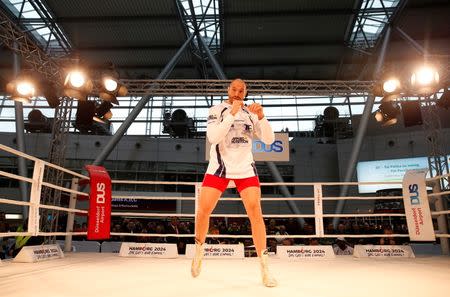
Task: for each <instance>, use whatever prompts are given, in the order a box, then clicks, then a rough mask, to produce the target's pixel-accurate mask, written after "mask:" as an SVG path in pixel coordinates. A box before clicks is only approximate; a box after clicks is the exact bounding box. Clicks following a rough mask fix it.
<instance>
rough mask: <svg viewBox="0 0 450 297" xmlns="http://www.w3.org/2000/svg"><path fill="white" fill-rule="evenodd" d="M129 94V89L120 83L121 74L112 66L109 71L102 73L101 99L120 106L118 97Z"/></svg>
mask: <svg viewBox="0 0 450 297" xmlns="http://www.w3.org/2000/svg"><path fill="white" fill-rule="evenodd" d="M127 93H128V89H127V87H125V86H124V85H123V84H122V83H120V81H119V74H118V73H117V72H116V71H114V69H113V66H112V65H111V66H110V69H109V70H106V71H104V72H103V73H102V78H101V85H100V91H99V97H100V98H101V99H103V100H105V101H110V102H112V103H114V104H117V105H118V104H119V101H117V97H121V96H125V95H126V94H127Z"/></svg>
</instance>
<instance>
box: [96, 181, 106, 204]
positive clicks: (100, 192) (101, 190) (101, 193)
mask: <svg viewBox="0 0 450 297" xmlns="http://www.w3.org/2000/svg"><path fill="white" fill-rule="evenodd" d="M105 190H106V185H105V184H104V183H98V184H97V203H99V204H103V203H105Z"/></svg>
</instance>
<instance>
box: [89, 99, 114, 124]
mask: <svg viewBox="0 0 450 297" xmlns="http://www.w3.org/2000/svg"><path fill="white" fill-rule="evenodd" d="M112 107H113V105H112V104H111V102H108V101H103V102H102V103H101V104H100V105H99V106H97V108H96V109H95V116H94V118H93V119H94V121H96V122H99V123H104V122H105V121H106V120H110V119H111V118H112V112H111V108H112Z"/></svg>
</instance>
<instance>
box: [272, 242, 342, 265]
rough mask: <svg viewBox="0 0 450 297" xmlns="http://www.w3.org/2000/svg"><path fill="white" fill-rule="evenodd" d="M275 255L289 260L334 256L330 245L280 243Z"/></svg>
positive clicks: (329, 257) (332, 257)
mask: <svg viewBox="0 0 450 297" xmlns="http://www.w3.org/2000/svg"><path fill="white" fill-rule="evenodd" d="M277 256H278V257H279V258H280V259H286V260H290V261H292V260H294V261H295V260H303V259H334V258H336V255H335V254H334V251H333V247H332V246H331V245H306V246H302V245H280V246H277Z"/></svg>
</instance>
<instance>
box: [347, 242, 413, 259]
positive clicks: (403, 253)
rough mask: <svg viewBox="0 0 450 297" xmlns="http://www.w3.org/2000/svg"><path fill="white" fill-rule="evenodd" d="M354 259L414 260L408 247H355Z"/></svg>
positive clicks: (370, 245)
mask: <svg viewBox="0 0 450 297" xmlns="http://www.w3.org/2000/svg"><path fill="white" fill-rule="evenodd" d="M353 257H355V258H377V259H380V258H381V259H383V258H415V255H414V252H413V250H412V249H411V247H410V246H409V245H372V244H369V245H355V247H354V250H353Z"/></svg>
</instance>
